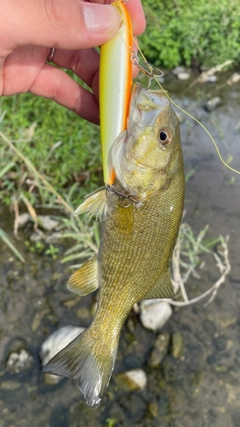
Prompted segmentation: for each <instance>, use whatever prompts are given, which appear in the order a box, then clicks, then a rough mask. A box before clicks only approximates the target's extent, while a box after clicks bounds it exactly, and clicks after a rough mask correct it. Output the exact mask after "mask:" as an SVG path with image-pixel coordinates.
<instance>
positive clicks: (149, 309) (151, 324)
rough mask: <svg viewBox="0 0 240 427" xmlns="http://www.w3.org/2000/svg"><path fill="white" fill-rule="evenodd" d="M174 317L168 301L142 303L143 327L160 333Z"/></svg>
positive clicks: (141, 316) (141, 317)
mask: <svg viewBox="0 0 240 427" xmlns="http://www.w3.org/2000/svg"><path fill="white" fill-rule="evenodd" d="M171 315H172V308H171V306H170V304H169V303H168V302H166V301H161V300H146V301H143V302H142V303H141V314H140V319H141V322H142V324H143V326H144V327H145V328H146V329H150V330H151V331H159V330H160V329H161V328H162V327H163V325H164V324H165V323H166V322H167V320H168V319H169V318H170V317H171Z"/></svg>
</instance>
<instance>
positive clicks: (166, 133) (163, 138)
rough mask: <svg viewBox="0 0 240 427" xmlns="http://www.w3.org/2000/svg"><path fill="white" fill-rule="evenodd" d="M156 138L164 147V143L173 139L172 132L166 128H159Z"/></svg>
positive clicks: (168, 142) (166, 143)
mask: <svg viewBox="0 0 240 427" xmlns="http://www.w3.org/2000/svg"><path fill="white" fill-rule="evenodd" d="M158 138H159V142H160V143H161V145H163V146H164V147H165V146H166V145H169V144H171V142H172V140H173V136H172V132H170V130H169V129H166V128H164V129H161V130H160V132H159V135H158Z"/></svg>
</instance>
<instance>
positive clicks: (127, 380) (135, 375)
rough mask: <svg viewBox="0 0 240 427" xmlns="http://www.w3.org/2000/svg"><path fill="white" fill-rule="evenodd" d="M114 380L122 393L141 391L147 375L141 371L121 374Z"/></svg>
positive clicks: (134, 370) (133, 370)
mask: <svg viewBox="0 0 240 427" xmlns="http://www.w3.org/2000/svg"><path fill="white" fill-rule="evenodd" d="M115 380H116V383H117V385H118V387H119V388H120V389H121V390H124V391H134V390H143V389H144V388H145V387H146V385H147V375H146V374H145V372H144V371H143V370H142V369H132V370H131V371H126V372H122V373H121V374H118V375H117V376H116V377H115Z"/></svg>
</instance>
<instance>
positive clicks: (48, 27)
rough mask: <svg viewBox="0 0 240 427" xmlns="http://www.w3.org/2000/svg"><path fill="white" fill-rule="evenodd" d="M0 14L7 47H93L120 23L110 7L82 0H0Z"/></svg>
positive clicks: (110, 33)
mask: <svg viewBox="0 0 240 427" xmlns="http://www.w3.org/2000/svg"><path fill="white" fill-rule="evenodd" d="M13 11H14V12H13ZM0 17H1V18H0V21H2V22H0V35H1V37H0V38H1V40H3V38H4V40H5V46H6V48H9V49H14V48H16V47H18V46H26V45H36V46H44V47H56V48H61V49H81V48H88V47H94V46H98V45H101V44H103V43H106V42H107V41H108V40H110V39H111V38H112V37H113V36H114V35H115V33H116V32H117V31H118V29H119V27H120V25H121V20H120V16H119V14H118V12H117V10H116V9H115V8H114V7H113V6H111V5H105V4H95V3H88V2H85V1H83V0H34V1H32V0H24V1H20V2H19V0H1V2H0Z"/></svg>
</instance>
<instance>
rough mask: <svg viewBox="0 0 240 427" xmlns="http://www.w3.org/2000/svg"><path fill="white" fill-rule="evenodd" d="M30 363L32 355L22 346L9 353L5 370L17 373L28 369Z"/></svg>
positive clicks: (31, 362)
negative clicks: (16, 350)
mask: <svg viewBox="0 0 240 427" xmlns="http://www.w3.org/2000/svg"><path fill="white" fill-rule="evenodd" d="M32 364H33V357H32V356H31V354H30V353H29V352H28V351H27V350H25V349H24V348H23V349H21V350H19V351H18V352H12V353H10V354H9V356H8V359H7V362H6V370H7V371H9V372H11V373H13V374H19V373H20V372H22V371H24V370H25V369H29V368H30V367H31V366H32Z"/></svg>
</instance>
